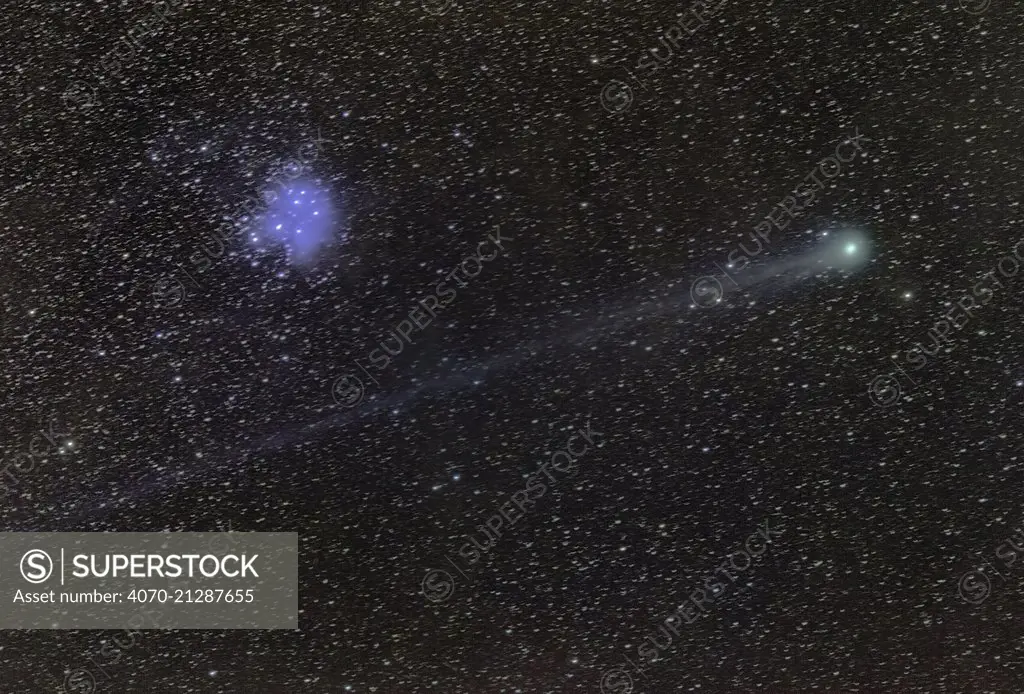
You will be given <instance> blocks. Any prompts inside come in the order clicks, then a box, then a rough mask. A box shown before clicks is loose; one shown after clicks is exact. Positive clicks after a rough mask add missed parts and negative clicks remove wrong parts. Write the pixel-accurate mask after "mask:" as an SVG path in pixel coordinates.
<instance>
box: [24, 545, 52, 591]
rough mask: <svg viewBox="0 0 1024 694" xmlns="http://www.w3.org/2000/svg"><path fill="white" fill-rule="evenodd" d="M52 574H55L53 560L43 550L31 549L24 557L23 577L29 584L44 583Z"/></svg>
mask: <svg viewBox="0 0 1024 694" xmlns="http://www.w3.org/2000/svg"><path fill="white" fill-rule="evenodd" d="M26 566H27V567H28V568H27V569H26ZM51 574H53V560H52V559H50V555H49V554H47V553H46V552H44V551H43V550H41V549H31V550H29V551H28V552H25V554H24V556H22V558H21V575H22V577H23V578H24V579H25V580H26V581H28V582H29V583H37V584H38V583H44V582H46V580H47V579H49V578H50V575H51Z"/></svg>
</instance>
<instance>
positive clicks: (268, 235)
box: [252, 180, 334, 263]
mask: <svg viewBox="0 0 1024 694" xmlns="http://www.w3.org/2000/svg"><path fill="white" fill-rule="evenodd" d="M276 192H277V194H278V197H277V198H276V199H275V200H273V201H272V202H271V203H270V204H269V205H268V206H267V210H266V214H265V215H264V216H263V224H262V225H261V227H262V228H261V229H260V230H259V231H255V232H253V236H252V241H253V243H254V244H255V245H256V246H259V247H264V246H265V245H267V244H268V243H270V244H273V245H276V246H279V247H281V248H283V249H284V250H285V251H286V253H287V254H288V258H289V260H291V261H293V262H299V263H308V262H310V261H312V260H313V259H314V258H315V256H316V253H317V251H318V250H319V249H320V248H321V247H322V246H324V245H327V244H328V243H330V241H331V240H332V234H333V230H334V207H333V205H332V204H331V199H330V195H329V194H328V192H327V191H326V190H325V189H324V188H322V187H321V186H319V185H317V184H316V183H315V182H313V181H308V180H307V181H301V180H297V181H292V182H290V183H287V184H284V185H282V186H281V187H279V188H278V189H277V190H276Z"/></svg>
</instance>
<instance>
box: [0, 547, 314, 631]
mask: <svg viewBox="0 0 1024 694" xmlns="http://www.w3.org/2000/svg"><path fill="white" fill-rule="evenodd" d="M298 545H299V536H298V534H297V533H236V532H229V533H0V629H121V628H126V627H127V628H131V629H136V630H139V629H297V628H298V627H299V619H298V610H299V591H298V579H299V573H298Z"/></svg>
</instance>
